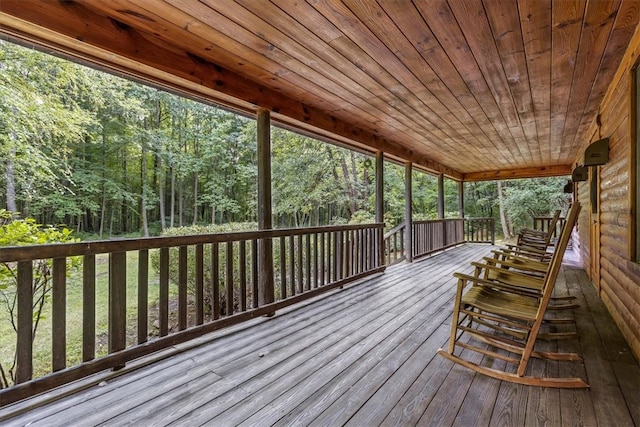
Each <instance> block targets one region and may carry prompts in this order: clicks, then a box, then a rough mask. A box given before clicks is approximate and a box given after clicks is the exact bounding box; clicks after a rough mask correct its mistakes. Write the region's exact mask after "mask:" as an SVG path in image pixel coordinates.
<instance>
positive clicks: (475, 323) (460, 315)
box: [438, 202, 589, 388]
mask: <svg viewBox="0 0 640 427" xmlns="http://www.w3.org/2000/svg"><path fill="white" fill-rule="evenodd" d="M579 211H580V205H579V203H577V202H576V203H574V204H573V205H572V207H571V209H570V211H569V213H568V215H567V221H566V224H565V227H564V228H563V230H562V233H561V235H560V239H559V240H558V243H557V245H556V250H555V252H554V253H553V256H552V259H551V263H550V265H549V269H548V271H547V272H546V274H545V275H544V278H543V279H538V278H532V277H531V276H527V275H523V274H522V273H519V272H517V271H510V270H504V271H503V272H502V273H501V274H502V275H503V278H504V280H501V281H495V280H491V279H485V278H483V277H478V276H470V275H466V274H461V273H454V276H455V277H456V278H457V279H458V285H457V291H456V296H455V303H454V311H453V319H452V325H451V335H450V338H449V346H448V350H444V349H440V350H438V354H440V355H442V356H444V357H446V358H447V359H449V360H451V361H453V362H455V363H457V364H459V365H462V366H465V367H467V368H469V369H472V370H474V371H476V372H478V373H480V374H483V375H487V376H490V377H493V378H497V379H499V380H505V381H510V382H514V383H519V384H526V385H533V386H542V387H555V388H585V387H589V385H588V384H587V383H586V382H584V381H583V380H582V379H581V378H549V377H537V376H527V375H525V374H526V371H527V366H528V362H529V359H530V358H531V357H535V358H541V359H547V360H560V361H581V360H582V358H581V357H580V356H579V355H577V354H575V353H551V352H540V351H535V350H534V346H535V343H536V340H537V339H538V338H540V335H539V332H540V328H541V326H542V324H543V320H544V315H545V312H546V310H547V307H548V305H549V302H550V300H551V294H552V292H553V288H554V285H555V282H556V279H557V277H558V274H559V271H560V266H561V264H562V258H563V256H564V251H565V249H566V247H567V243H568V241H569V237H570V235H571V231H572V229H573V227H574V226H575V224H576V220H577V217H578V213H579ZM521 276H524V278H523V277H521ZM539 280H542V282H541V285H540V282H539ZM468 284H471V285H472V286H470V287H469V288H468V289H467V290H466V292H463V291H465V288H466V287H467V285H468ZM514 284H518V285H519V286H517V288H518V289H517V292H513V289H514ZM539 286H540V289H529V291H531V292H530V294H529V293H528V292H527V288H531V287H533V288H538V287H539ZM523 289H524V290H525V292H523ZM474 341H479V342H480V343H481V344H480V346H479V345H478V344H475V343H474ZM485 345H488V346H485ZM457 348H459V349H460V350H461V351H463V350H467V351H473V352H476V353H479V354H480V355H483V356H488V357H490V358H494V359H496V360H500V361H503V362H505V363H504V365H505V368H504V370H500V369H495V368H490V367H487V366H482V365H480V364H477V363H474V362H471V361H469V360H466V359H464V358H462V357H461V356H460V355H456V349H457ZM492 348H493V349H492ZM500 350H502V351H500ZM505 352H507V353H505ZM509 353H511V354H509ZM513 355H516V356H513ZM510 365H515V366H516V369H515V373H512V372H509V369H508V367H509V366H510Z"/></svg>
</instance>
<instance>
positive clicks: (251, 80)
mask: <svg viewBox="0 0 640 427" xmlns="http://www.w3.org/2000/svg"><path fill="white" fill-rule="evenodd" d="M639 19H640V2H639V1H637V0H622V1H620V0H590V1H586V0H582V1H580V0H577V1H574V0H571V1H565V0H553V2H552V1H551V0H521V1H498V0H484V1H482V0H422V1H421V0H377V1H376V0H307V1H303V0H270V1H267V0H235V1H234V0H199V1H196V0H164V1H161V0H78V1H66V0H65V1H52V0H49V1H35V0H30V1H24V0H1V1H0V32H2V33H4V34H5V35H7V36H9V37H10V38H12V39H16V40H22V41H23V42H27V43H32V42H33V43H35V44H37V45H39V46H43V47H46V48H51V49H54V50H55V51H58V52H62V53H65V54H68V55H72V56H75V57H77V58H81V59H83V60H85V61H89V62H92V63H95V64H99V65H101V66H103V67H107V68H110V69H113V70H117V71H119V72H121V73H125V74H128V75H133V76H136V77H137V78H141V79H143V80H147V81H153V82H154V83H156V84H159V85H161V86H164V87H168V88H173V89H178V90H181V91H186V92H189V93H191V94H192V95H193V96H197V97H200V98H203V99H209V100H213V101H215V102H219V103H222V104H224V105H227V106H231V107H234V108H237V109H241V110H243V111H246V112H255V111H256V109H257V108H266V109H269V110H271V111H272V117H273V118H274V119H275V120H276V121H279V122H281V123H284V124H287V125H289V126H293V127H296V128H300V129H302V130H304V131H306V132H311V133H314V134H316V135H319V136H321V137H324V138H328V139H333V140H335V141H339V142H342V143H347V144H352V145H355V146H360V147H367V148H368V149H372V150H383V151H385V152H387V153H388V154H390V155H391V156H392V157H395V158H397V159H401V160H410V161H413V162H414V163H416V164H417V165H420V166H422V167H423V168H426V169H429V170H431V171H434V172H438V173H444V174H446V175H447V176H450V177H453V178H456V179H465V180H478V179H490V178H494V177H510V176H513V177H516V176H517V177H519V176H546V175H559V174H566V173H568V172H570V170H571V166H572V162H573V161H574V160H575V158H576V157H577V155H578V150H579V148H580V146H581V145H583V143H584V142H585V141H587V140H588V139H589V138H590V137H591V135H589V134H588V132H589V127H590V125H592V123H593V122H594V120H595V118H596V116H597V113H598V108H599V105H600V103H601V101H602V99H603V96H604V94H605V91H606V90H607V88H608V86H609V84H610V83H611V81H612V79H613V77H614V74H615V72H616V70H617V67H618V64H619V62H620V60H621V58H622V55H623V53H624V51H625V50H626V47H627V45H628V43H629V40H630V39H631V37H632V36H633V33H634V31H635V29H636V26H637V24H638V21H639Z"/></svg>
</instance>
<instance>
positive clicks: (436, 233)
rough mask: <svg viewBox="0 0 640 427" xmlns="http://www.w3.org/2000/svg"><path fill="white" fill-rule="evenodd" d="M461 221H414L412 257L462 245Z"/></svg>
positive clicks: (462, 229)
mask: <svg viewBox="0 0 640 427" xmlns="http://www.w3.org/2000/svg"><path fill="white" fill-rule="evenodd" d="M463 231H464V220H463V219H434V220H429V221H414V223H413V239H412V240H413V257H414V259H415V258H419V257H422V256H426V255H429V254H432V253H434V252H437V251H441V250H443V249H446V248H449V247H451V246H455V245H458V244H461V243H464V232H463Z"/></svg>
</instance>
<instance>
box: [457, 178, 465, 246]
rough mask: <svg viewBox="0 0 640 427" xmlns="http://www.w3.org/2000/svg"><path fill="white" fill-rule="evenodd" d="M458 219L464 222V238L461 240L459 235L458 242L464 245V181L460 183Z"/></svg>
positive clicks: (462, 223)
mask: <svg viewBox="0 0 640 427" xmlns="http://www.w3.org/2000/svg"><path fill="white" fill-rule="evenodd" d="M458 217H459V218H460V219H461V220H462V221H461V225H462V238H460V239H459V237H460V234H458V235H457V236H456V241H458V243H460V242H462V243H464V241H465V238H464V181H458Z"/></svg>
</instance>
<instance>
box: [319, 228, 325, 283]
mask: <svg viewBox="0 0 640 427" xmlns="http://www.w3.org/2000/svg"><path fill="white" fill-rule="evenodd" d="M317 236H319V237H320V283H319V286H324V280H325V271H324V270H325V259H324V257H325V250H324V249H325V248H324V232H323V233H319V235H317Z"/></svg>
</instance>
